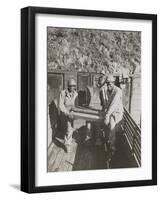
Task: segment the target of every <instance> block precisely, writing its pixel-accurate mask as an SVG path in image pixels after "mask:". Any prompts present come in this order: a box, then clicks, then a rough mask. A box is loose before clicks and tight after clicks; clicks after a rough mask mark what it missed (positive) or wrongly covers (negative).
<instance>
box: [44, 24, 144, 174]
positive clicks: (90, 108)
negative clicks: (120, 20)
mask: <svg viewBox="0 0 161 200" xmlns="http://www.w3.org/2000/svg"><path fill="white" fill-rule="evenodd" d="M47 100H48V101H47V102H48V104H47V110H48V129H47V130H48V132H47V137H48V149H47V155H48V156H47V171H48V172H62V171H77V170H96V169H114V168H137V167H141V32H140V31H119V30H101V29H80V28H62V27H61V28H58V27H47Z"/></svg>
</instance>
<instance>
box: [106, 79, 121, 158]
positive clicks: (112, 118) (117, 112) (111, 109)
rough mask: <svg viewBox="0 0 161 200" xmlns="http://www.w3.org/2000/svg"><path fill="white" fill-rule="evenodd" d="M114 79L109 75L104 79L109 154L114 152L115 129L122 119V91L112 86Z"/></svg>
mask: <svg viewBox="0 0 161 200" xmlns="http://www.w3.org/2000/svg"><path fill="white" fill-rule="evenodd" d="M114 81H115V78H114V77H113V76H112V75H109V76H108V77H107V79H106V84H107V96H108V101H107V105H106V108H105V119H104V124H105V125H106V126H107V127H108V128H109V137H108V143H109V146H110V150H111V153H112V154H113V153H114V152H115V137H116V135H115V134H116V133H115V127H116V125H117V124H118V123H119V122H120V121H121V120H122V117H123V111H124V110H123V102H122V91H121V89H120V88H118V87H117V86H116V85H115V84H114Z"/></svg>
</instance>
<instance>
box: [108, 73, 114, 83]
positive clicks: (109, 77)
mask: <svg viewBox="0 0 161 200" xmlns="http://www.w3.org/2000/svg"><path fill="white" fill-rule="evenodd" d="M106 82H107V83H109V82H115V78H114V77H113V75H112V74H109V75H108V76H107V79H106Z"/></svg>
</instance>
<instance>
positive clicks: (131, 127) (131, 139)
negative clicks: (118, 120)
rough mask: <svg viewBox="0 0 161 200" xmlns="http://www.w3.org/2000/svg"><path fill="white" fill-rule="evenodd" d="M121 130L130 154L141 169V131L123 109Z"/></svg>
mask: <svg viewBox="0 0 161 200" xmlns="http://www.w3.org/2000/svg"><path fill="white" fill-rule="evenodd" d="M122 128H123V130H124V134H125V137H126V139H127V142H128V144H129V147H130V149H131V153H132V155H133V156H134V158H135V160H136V163H137V165H138V166H139V167H141V129H140V128H139V126H138V125H137V124H136V122H135V121H134V120H133V118H132V117H131V115H130V114H129V112H128V111H127V110H126V109H125V108H124V115H123V124H122Z"/></svg>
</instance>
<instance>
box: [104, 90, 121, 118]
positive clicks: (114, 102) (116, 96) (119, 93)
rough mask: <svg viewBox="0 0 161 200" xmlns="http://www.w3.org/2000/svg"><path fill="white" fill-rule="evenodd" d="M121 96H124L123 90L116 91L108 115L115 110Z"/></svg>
mask: <svg viewBox="0 0 161 200" xmlns="http://www.w3.org/2000/svg"><path fill="white" fill-rule="evenodd" d="M121 96H122V92H121V90H118V91H116V93H115V95H114V97H113V100H112V102H111V103H110V106H109V108H108V109H107V112H106V115H111V114H112V113H113V112H114V111H115V109H116V106H117V105H118V102H119V101H120V99H121Z"/></svg>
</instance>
